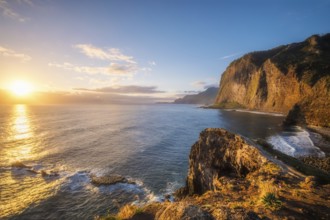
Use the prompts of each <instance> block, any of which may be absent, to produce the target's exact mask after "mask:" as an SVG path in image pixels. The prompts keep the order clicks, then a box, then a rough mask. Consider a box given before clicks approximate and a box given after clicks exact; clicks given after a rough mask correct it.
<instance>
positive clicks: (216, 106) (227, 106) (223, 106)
mask: <svg viewBox="0 0 330 220" xmlns="http://www.w3.org/2000/svg"><path fill="white" fill-rule="evenodd" d="M209 108H214V109H246V107H245V106H243V105H241V104H240V103H238V102H221V103H217V104H214V105H212V106H210V107H209Z"/></svg>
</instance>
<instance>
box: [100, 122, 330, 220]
mask: <svg viewBox="0 0 330 220" xmlns="http://www.w3.org/2000/svg"><path fill="white" fill-rule="evenodd" d="M267 148H268V146H266V147H265V146H260V145H259V146H258V144H255V143H254V142H253V141H250V140H249V139H246V138H244V137H241V136H240V135H237V134H234V133H230V132H228V131H226V130H224V129H218V128H211V129H210V128H209V129H205V130H204V131H202V132H201V134H200V137H199V139H198V141H197V142H196V143H195V144H194V145H193V146H192V148H191V151H190V156H189V158H190V162H189V171H188V176H187V179H186V185H185V186H184V187H183V188H181V189H179V190H177V191H176V193H175V196H176V199H175V201H174V202H173V201H169V200H165V202H161V203H160V202H151V203H148V204H141V205H140V206H139V205H136V204H135V205H126V206H124V207H122V208H121V209H120V211H119V212H118V213H117V214H115V215H107V216H104V217H102V216H101V217H100V216H97V217H96V218H95V219H99V220H102V219H103V220H104V219H159V220H165V219H196V218H198V219H205V220H211V219H257V220H261V219H276V220H279V219H284V218H285V217H290V219H291V218H292V219H311V218H314V219H328V218H329V217H330V216H329V213H330V212H329V211H330V201H328V200H327V198H328V196H330V184H329V183H330V176H329V174H328V173H324V172H320V171H319V170H318V169H313V168H311V167H309V166H308V165H303V164H302V162H301V161H299V160H298V159H295V158H292V157H290V156H287V155H284V156H283V154H281V153H278V152H277V153H276V152H275V153H274V152H273V150H272V149H271V148H270V149H267ZM283 158H284V159H283ZM287 162H289V164H288V163H287ZM229 167H230V169H229ZM306 171H307V172H306Z"/></svg>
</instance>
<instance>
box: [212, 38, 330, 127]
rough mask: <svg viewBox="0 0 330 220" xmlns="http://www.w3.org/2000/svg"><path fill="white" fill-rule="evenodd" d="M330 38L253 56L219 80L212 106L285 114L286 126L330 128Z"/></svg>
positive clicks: (239, 60)
mask: <svg viewBox="0 0 330 220" xmlns="http://www.w3.org/2000/svg"><path fill="white" fill-rule="evenodd" d="M329 97H330V34H326V35H323V36H319V35H313V36H311V37H309V38H308V39H306V40H305V41H303V42H300V43H293V44H288V45H285V46H280V47H277V48H274V49H271V50H268V51H260V52H252V53H249V54H246V55H244V56H243V57H241V58H239V59H237V60H235V61H233V62H232V63H231V64H230V65H229V66H228V68H227V69H226V71H225V72H224V73H223V74H222V77H221V81H220V88H219V92H218V95H217V98H216V101H215V106H218V107H224V108H228V107H229V108H232V107H239V108H246V109H251V110H261V111H266V112H280V113H284V114H288V113H289V117H288V120H287V121H286V122H287V123H288V124H290V123H291V124H307V125H315V126H322V127H330V111H329V107H330V98H329Z"/></svg>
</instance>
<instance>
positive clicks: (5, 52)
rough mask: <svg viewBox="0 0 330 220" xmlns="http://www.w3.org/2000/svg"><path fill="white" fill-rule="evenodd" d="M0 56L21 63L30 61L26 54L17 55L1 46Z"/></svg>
mask: <svg viewBox="0 0 330 220" xmlns="http://www.w3.org/2000/svg"><path fill="white" fill-rule="evenodd" d="M0 55H1V56H4V57H12V58H16V59H20V60H21V61H22V62H26V61H29V60H31V57H30V56H28V55H26V54H23V53H18V52H16V51H14V50H12V49H8V48H5V47H1V46H0Z"/></svg>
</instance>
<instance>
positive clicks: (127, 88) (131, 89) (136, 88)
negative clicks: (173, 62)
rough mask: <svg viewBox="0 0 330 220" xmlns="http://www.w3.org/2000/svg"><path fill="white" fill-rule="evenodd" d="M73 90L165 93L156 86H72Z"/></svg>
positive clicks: (112, 92)
mask: <svg viewBox="0 0 330 220" xmlns="http://www.w3.org/2000/svg"><path fill="white" fill-rule="evenodd" d="M74 90H79V91H89V92H101V93H111V94H155V93H165V91H161V90H158V89H157V87H156V86H136V85H128V86H113V87H103V88H96V89H86V88H74Z"/></svg>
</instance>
